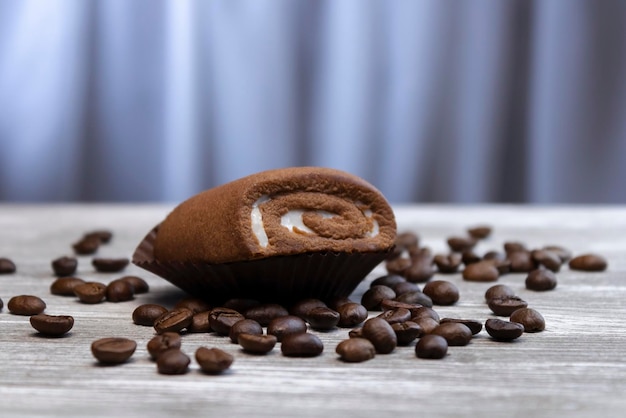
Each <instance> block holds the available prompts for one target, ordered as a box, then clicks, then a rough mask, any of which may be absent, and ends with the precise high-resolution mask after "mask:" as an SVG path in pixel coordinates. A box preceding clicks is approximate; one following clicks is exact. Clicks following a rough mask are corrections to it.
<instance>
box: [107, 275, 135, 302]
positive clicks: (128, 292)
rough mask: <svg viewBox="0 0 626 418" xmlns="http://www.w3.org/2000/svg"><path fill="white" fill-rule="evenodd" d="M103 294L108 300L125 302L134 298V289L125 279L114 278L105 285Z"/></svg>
mask: <svg viewBox="0 0 626 418" xmlns="http://www.w3.org/2000/svg"><path fill="white" fill-rule="evenodd" d="M105 295H106V299H107V300H108V301H109V302H126V301H129V300H133V299H134V298H135V289H134V287H133V285H132V284H130V283H129V282H127V281H126V280H122V279H116V280H113V281H112V282H111V283H109V284H108V285H107V287H106V290H105Z"/></svg>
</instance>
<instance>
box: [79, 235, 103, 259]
mask: <svg viewBox="0 0 626 418" xmlns="http://www.w3.org/2000/svg"><path fill="white" fill-rule="evenodd" d="M100 244H101V241H100V239H98V238H97V237H85V238H82V239H81V240H80V241H78V242H75V243H74V244H72V248H73V249H74V252H75V253H76V254H78V255H90V254H94V253H95V252H96V251H98V248H99V247H100Z"/></svg>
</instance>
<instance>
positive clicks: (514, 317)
mask: <svg viewBox="0 0 626 418" xmlns="http://www.w3.org/2000/svg"><path fill="white" fill-rule="evenodd" d="M509 320H510V321H511V322H517V323H518V324H522V325H523V326H524V332H540V331H543V330H544V329H546V321H545V319H543V316H542V315H541V314H540V313H539V312H537V311H536V310H534V309H532V308H521V309H518V310H516V311H515V312H513V313H512V314H511V317H510V318H509Z"/></svg>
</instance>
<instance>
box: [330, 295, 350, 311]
mask: <svg viewBox="0 0 626 418" xmlns="http://www.w3.org/2000/svg"><path fill="white" fill-rule="evenodd" d="M347 303H354V301H353V300H351V299H350V298H347V297H340V298H337V299H333V300H332V301H331V302H330V303H329V304H328V307H329V308H331V309H334V310H336V311H339V308H340V307H341V306H343V305H345V304H347Z"/></svg>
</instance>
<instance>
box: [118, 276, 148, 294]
mask: <svg viewBox="0 0 626 418" xmlns="http://www.w3.org/2000/svg"><path fill="white" fill-rule="evenodd" d="M119 280H124V281H126V282H128V283H130V284H131V286H133V291H134V293H135V294H136V295H139V294H141V293H148V290H150V286H149V285H148V283H147V282H146V281H145V280H144V279H142V278H141V277H137V276H123V277H120V278H119Z"/></svg>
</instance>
